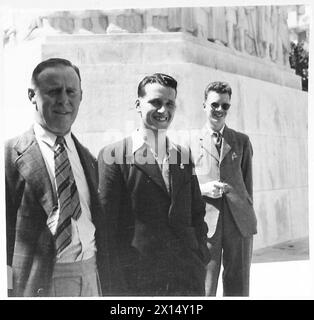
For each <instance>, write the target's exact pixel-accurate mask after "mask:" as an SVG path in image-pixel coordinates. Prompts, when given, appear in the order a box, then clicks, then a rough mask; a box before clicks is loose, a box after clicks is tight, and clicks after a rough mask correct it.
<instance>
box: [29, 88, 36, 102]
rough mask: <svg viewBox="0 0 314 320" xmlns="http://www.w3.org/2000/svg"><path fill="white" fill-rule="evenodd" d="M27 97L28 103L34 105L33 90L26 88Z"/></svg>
mask: <svg viewBox="0 0 314 320" xmlns="http://www.w3.org/2000/svg"><path fill="white" fill-rule="evenodd" d="M27 95H28V99H29V101H30V102H31V103H32V104H36V100H35V91H34V89H31V88H28V91H27Z"/></svg>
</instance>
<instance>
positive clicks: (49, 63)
mask: <svg viewBox="0 0 314 320" xmlns="http://www.w3.org/2000/svg"><path fill="white" fill-rule="evenodd" d="M60 65H61V66H65V67H71V68H73V69H74V71H75V72H76V74H77V75H78V77H79V79H80V82H81V75H80V70H79V68H78V67H77V66H76V65H74V64H73V63H72V62H71V61H69V60H66V59H62V58H50V59H48V60H44V61H42V62H40V63H39V64H38V65H37V66H36V68H35V69H34V71H33V73H32V79H31V81H32V84H33V85H35V86H37V85H38V75H39V74H40V73H41V72H42V71H43V70H45V69H47V68H53V67H56V66H60Z"/></svg>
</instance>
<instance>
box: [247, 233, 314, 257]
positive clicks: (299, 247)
mask: <svg viewBox="0 0 314 320" xmlns="http://www.w3.org/2000/svg"><path fill="white" fill-rule="evenodd" d="M308 259H309V238H308V237H306V238H301V239H296V240H289V241H286V242H282V243H278V244H275V245H273V246H270V247H267V248H262V249H258V250H255V251H254V252H253V258H252V262H253V263H260V262H277V261H278V262H279V261H296V260H308Z"/></svg>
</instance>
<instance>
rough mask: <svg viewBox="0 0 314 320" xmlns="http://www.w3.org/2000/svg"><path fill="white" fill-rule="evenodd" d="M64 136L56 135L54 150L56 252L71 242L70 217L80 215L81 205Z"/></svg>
mask: <svg viewBox="0 0 314 320" xmlns="http://www.w3.org/2000/svg"><path fill="white" fill-rule="evenodd" d="M64 143H65V141H64V138H63V137H57V140H56V148H55V152H54V159H55V178H56V185H57V195H58V199H59V205H60V207H59V220H58V225H57V231H56V233H55V243H56V250H57V254H58V253H60V252H62V251H63V250H64V249H65V248H66V247H67V246H68V245H69V244H70V243H71V237H72V232H71V218H74V219H76V220H77V219H78V218H79V217H80V215H81V212H82V210H81V205H80V200H79V195H78V191H77V188H76V183H75V180H74V176H73V172H72V169H71V165H70V161H69V158H68V154H67V151H66V149H65V146H64Z"/></svg>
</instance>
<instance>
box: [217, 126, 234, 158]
mask: <svg viewBox="0 0 314 320" xmlns="http://www.w3.org/2000/svg"><path fill="white" fill-rule="evenodd" d="M231 145H233V136H232V135H231V133H230V130H229V128H228V127H227V126H225V129H224V132H223V139H222V145H221V152H220V163H221V162H222V160H223V159H224V158H225V157H226V155H227V154H228V152H229V151H230V150H231Z"/></svg>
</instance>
